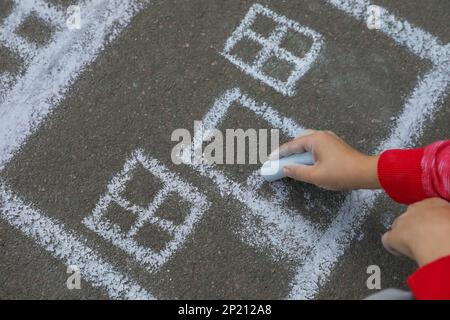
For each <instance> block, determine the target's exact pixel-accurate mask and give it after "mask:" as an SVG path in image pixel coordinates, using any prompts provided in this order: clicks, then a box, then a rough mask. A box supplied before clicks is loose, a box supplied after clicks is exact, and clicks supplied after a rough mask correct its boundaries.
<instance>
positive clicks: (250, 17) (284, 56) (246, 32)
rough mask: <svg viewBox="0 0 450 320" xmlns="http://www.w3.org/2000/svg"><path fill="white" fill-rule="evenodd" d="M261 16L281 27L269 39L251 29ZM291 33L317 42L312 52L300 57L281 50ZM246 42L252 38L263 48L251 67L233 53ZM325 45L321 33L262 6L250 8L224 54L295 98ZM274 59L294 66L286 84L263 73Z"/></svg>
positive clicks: (240, 66)
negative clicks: (301, 80)
mask: <svg viewBox="0 0 450 320" xmlns="http://www.w3.org/2000/svg"><path fill="white" fill-rule="evenodd" d="M258 15H262V16H265V17H267V18H269V19H271V20H273V21H274V22H276V23H277V24H278V26H277V27H275V30H274V31H273V32H272V33H271V34H270V35H269V37H268V38H266V37H264V36H262V35H260V34H258V33H257V32H255V31H253V30H252V29H251V26H252V24H253V23H254V22H255V20H256V19H257V17H258ZM289 30H293V31H296V32H298V33H300V34H301V35H304V36H306V37H308V38H310V39H312V42H313V43H312V45H311V49H310V50H309V51H308V53H307V54H306V55H305V56H304V57H302V58H299V57H297V56H295V55H294V54H292V53H290V52H289V51H287V50H286V49H284V48H282V47H280V45H281V43H282V41H283V40H284V39H285V37H286V35H287V32H288V31H289ZM245 39H249V40H251V41H253V42H256V43H258V44H259V45H261V46H262V49H261V50H260V51H259V53H258V54H257V57H256V59H255V60H254V62H253V63H251V64H248V63H246V62H244V61H243V60H242V59H240V58H239V57H238V56H236V55H233V54H231V52H232V50H233V49H234V47H235V46H236V45H237V44H238V43H239V42H240V41H242V40H245ZM322 46H323V39H322V35H321V34H319V33H318V32H316V31H314V30H312V29H310V28H308V27H305V26H302V25H300V24H299V23H297V22H296V21H293V20H290V19H288V18H286V17H285V16H281V15H279V14H277V13H275V12H273V11H272V10H270V9H268V8H266V7H264V6H262V5H260V4H254V5H252V6H251V7H250V9H249V11H248V13H247V14H246V15H245V17H244V19H243V20H242V21H241V23H240V25H239V26H238V27H237V28H236V30H235V31H234V32H233V34H232V35H231V37H229V38H228V39H227V41H226V43H225V48H224V50H223V52H222V55H223V56H224V57H225V58H227V59H228V60H229V61H230V62H231V63H233V64H234V65H236V66H237V67H238V68H239V69H241V70H242V71H244V72H245V73H247V74H249V75H251V76H253V77H254V78H256V79H258V80H260V81H262V82H264V83H265V84H267V85H268V86H270V87H272V88H273V89H275V90H276V91H278V92H280V93H282V94H284V95H286V96H294V95H295V88H296V86H297V82H298V80H300V79H301V78H302V77H303V76H304V75H305V74H306V73H307V72H308V71H309V69H310V68H311V67H312V65H313V64H314V63H315V61H316V59H317V57H318V55H319V53H320V50H321V49H322ZM272 57H276V58H277V59H279V60H284V61H286V62H288V63H290V64H291V65H294V67H293V70H292V72H291V73H290V76H289V77H288V79H287V80H285V81H282V80H280V79H276V78H274V77H272V76H270V75H268V74H266V73H265V72H264V71H263V67H264V64H265V63H266V62H267V61H268V60H269V59H270V58H272Z"/></svg>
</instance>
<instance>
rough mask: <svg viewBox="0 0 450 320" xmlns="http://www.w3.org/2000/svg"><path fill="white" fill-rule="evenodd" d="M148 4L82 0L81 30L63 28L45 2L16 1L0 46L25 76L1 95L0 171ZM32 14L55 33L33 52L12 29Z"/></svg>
mask: <svg viewBox="0 0 450 320" xmlns="http://www.w3.org/2000/svg"><path fill="white" fill-rule="evenodd" d="M148 2H149V1H140V0H127V1H120V0H113V1H109V0H98V1H97V0H96V1H93V0H85V1H81V2H80V4H79V5H80V7H81V10H82V12H83V16H82V18H83V24H82V28H81V29H80V30H69V29H68V28H67V27H66V26H65V12H64V11H63V10H61V11H59V9H58V8H57V7H56V6H52V5H51V4H49V3H47V2H46V1H43V0H27V1H15V2H14V7H13V9H12V12H11V14H10V15H9V16H8V17H6V18H5V19H4V21H3V23H2V24H1V25H0V42H1V43H2V45H5V46H7V47H8V48H10V49H11V51H13V52H14V53H16V54H18V55H19V56H20V57H21V58H23V60H24V63H23V66H21V69H22V71H23V72H22V73H23V75H20V76H18V78H17V79H15V81H13V83H9V84H10V87H11V89H10V90H8V91H7V92H6V93H3V99H2V101H1V104H0V170H1V169H3V168H4V166H5V164H6V163H7V162H8V161H9V160H10V159H11V157H12V156H13V154H14V152H16V151H18V150H19V149H20V147H21V145H22V144H23V143H24V142H25V140H26V138H27V137H28V136H29V135H30V134H31V133H33V132H35V131H36V129H37V128H38V126H39V124H40V123H41V122H42V121H43V120H44V119H45V118H46V117H47V116H48V115H49V113H51V111H52V110H53V109H54V108H55V107H56V106H58V104H59V102H60V101H61V100H62V99H63V97H64V94H65V92H66V91H67V90H68V89H69V87H70V85H71V84H72V83H73V82H74V80H75V79H76V78H77V77H78V76H79V74H80V73H81V72H82V70H83V67H84V66H86V65H87V64H89V63H91V62H92V61H93V60H94V59H95V58H96V57H97V55H98V53H99V52H100V51H101V50H102V49H103V48H104V45H105V40H106V41H108V40H109V41H111V40H113V39H114V38H115V36H117V35H118V33H119V32H120V31H121V30H122V28H123V27H124V26H126V25H127V24H128V22H129V21H130V20H131V18H132V17H133V16H134V14H135V13H136V12H138V11H139V10H141V9H142V8H143V7H144V6H145V5H147V4H148ZM31 14H35V15H37V16H39V17H41V18H42V19H43V20H44V21H47V22H48V23H49V24H50V25H52V26H54V27H55V33H54V35H53V37H52V39H51V41H50V43H48V44H47V45H46V46H44V47H42V48H37V47H36V45H34V44H33V43H32V42H30V41H28V40H27V39H24V38H22V37H20V36H19V35H17V32H16V29H17V27H18V26H20V24H21V23H22V22H23V21H25V20H26V18H27V17H29V16H30V15H31Z"/></svg>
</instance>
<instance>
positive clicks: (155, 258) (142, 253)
mask: <svg viewBox="0 0 450 320" xmlns="http://www.w3.org/2000/svg"><path fill="white" fill-rule="evenodd" d="M139 165H141V166H142V167H143V168H144V169H145V170H146V171H147V172H149V173H150V174H152V175H153V176H154V177H156V178H157V179H158V180H159V181H160V182H161V183H162V188H161V189H160V190H159V191H158V192H156V194H155V196H154V198H153V199H152V201H151V202H150V203H149V204H148V206H147V207H146V208H143V207H141V206H138V205H136V204H132V203H130V202H129V201H128V200H127V199H125V197H124V195H123V192H124V190H125V187H126V185H127V183H128V182H129V181H131V180H132V179H133V175H134V171H135V170H136V168H137V167H138V166H139ZM107 190H108V191H107V192H106V194H105V195H103V196H102V197H101V198H100V200H99V201H98V203H97V205H96V207H95V208H94V210H93V211H92V213H91V215H89V216H88V217H86V218H85V219H84V220H83V223H84V225H85V226H86V227H88V228H89V229H90V230H92V231H94V232H95V233H97V234H99V235H100V236H102V237H103V238H104V239H106V240H108V241H110V242H111V243H113V244H114V245H115V246H116V247H118V248H120V249H122V250H123V251H125V252H126V253H128V254H129V255H130V256H131V257H134V258H135V259H136V261H137V262H138V263H140V264H141V265H143V266H144V267H145V268H146V269H147V270H148V271H149V272H151V273H154V272H156V271H158V270H159V269H160V268H161V267H162V266H163V265H164V264H165V263H166V262H167V261H168V260H169V259H170V257H171V256H172V255H173V254H174V253H175V251H177V250H178V249H179V247H180V246H181V245H182V243H183V242H184V241H185V240H186V239H187V237H188V236H189V234H191V232H192V231H193V229H194V228H195V226H196V225H197V224H198V222H199V221H200V219H201V218H202V216H203V215H204V213H205V212H206V211H207V210H208V209H209V207H210V203H209V202H208V200H207V199H206V197H205V196H204V195H203V194H201V193H200V192H199V191H198V190H197V188H195V187H193V186H192V185H190V184H189V183H187V182H185V181H184V180H182V179H181V178H180V177H179V176H178V175H176V174H175V173H173V172H171V171H169V170H168V169H167V168H166V167H165V166H164V165H163V164H161V163H160V162H159V161H158V160H156V159H154V158H152V157H151V156H149V155H148V153H145V152H144V151H143V150H141V149H138V150H135V151H134V152H133V154H132V156H131V157H130V158H129V159H128V160H127V161H126V162H125V164H124V167H123V169H122V171H121V172H120V173H118V174H117V175H116V176H115V177H114V178H113V179H112V180H111V182H110V183H109V185H108V186H107ZM174 194H177V195H179V196H180V197H181V198H182V199H183V200H184V201H186V202H187V203H189V204H190V212H189V213H188V214H187V216H186V217H185V218H184V222H183V223H182V224H180V225H176V224H174V223H173V222H171V221H170V220H166V219H163V218H159V217H157V216H155V213H156V212H157V210H158V209H159V208H160V207H161V205H162V204H163V203H164V201H167V200H168V199H169V198H170V197H171V196H173V195H174ZM112 203H116V204H118V205H119V206H120V207H121V208H123V209H124V210H127V211H128V212H130V213H133V214H134V215H136V218H137V220H136V222H135V223H134V224H133V225H132V226H131V228H130V230H129V231H128V232H124V231H123V230H121V229H120V227H119V226H118V225H117V224H114V223H112V222H111V221H109V220H108V219H107V218H106V217H105V214H106V213H107V211H108V207H109V206H110V205H111V204H112ZM145 224H152V225H156V226H158V227H159V228H161V229H163V230H164V231H166V232H167V233H169V235H170V236H171V237H172V240H170V241H169V242H167V243H166V244H165V247H164V248H163V249H162V250H161V251H154V250H152V249H151V248H146V247H144V246H143V245H142V244H139V243H138V242H137V241H136V240H135V239H134V237H135V236H136V233H137V232H138V231H139V229H141V228H142V227H144V226H145Z"/></svg>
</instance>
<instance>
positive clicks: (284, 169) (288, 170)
mask: <svg viewBox="0 0 450 320" xmlns="http://www.w3.org/2000/svg"><path fill="white" fill-rule="evenodd" d="M283 173H284V175H285V176H289V175H290V174H291V169H290V168H286V167H284V168H283Z"/></svg>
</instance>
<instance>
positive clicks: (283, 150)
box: [269, 133, 313, 160]
mask: <svg viewBox="0 0 450 320" xmlns="http://www.w3.org/2000/svg"><path fill="white" fill-rule="evenodd" d="M312 137H313V136H312V134H311V133H310V134H308V135H305V136H302V137H300V138H297V139H295V140H292V141H289V142H287V143H285V144H283V145H281V146H280V147H279V148H278V149H276V150H275V151H273V152H272V153H271V154H270V155H269V160H277V159H280V158H282V157H287V156H289V155H291V154H294V153H303V152H306V151H311V149H312V140H313V138H312Z"/></svg>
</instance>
